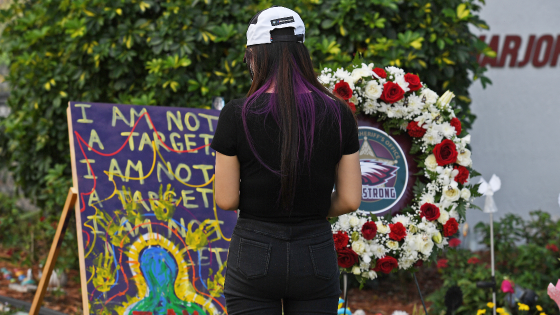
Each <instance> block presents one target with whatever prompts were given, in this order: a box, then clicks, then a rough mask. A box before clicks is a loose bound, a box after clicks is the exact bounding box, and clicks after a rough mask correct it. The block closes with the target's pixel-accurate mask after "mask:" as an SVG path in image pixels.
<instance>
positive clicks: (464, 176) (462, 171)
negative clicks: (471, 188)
mask: <svg viewBox="0 0 560 315" xmlns="http://www.w3.org/2000/svg"><path fill="white" fill-rule="evenodd" d="M453 169H455V170H458V171H459V174H457V175H455V181H456V182H457V183H460V184H464V183H466V182H467V180H468V179H469V174H470V172H469V170H468V169H467V168H466V167H464V166H461V165H455V166H454V167H453Z"/></svg>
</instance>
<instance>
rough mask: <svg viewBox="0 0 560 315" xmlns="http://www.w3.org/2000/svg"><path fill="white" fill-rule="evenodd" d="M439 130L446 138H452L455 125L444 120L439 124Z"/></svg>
mask: <svg viewBox="0 0 560 315" xmlns="http://www.w3.org/2000/svg"><path fill="white" fill-rule="evenodd" d="M439 130H440V132H441V133H442V134H443V136H444V137H446V138H447V139H451V138H453V136H455V133H456V130H455V127H453V126H451V124H449V123H448V122H444V123H442V124H441V125H439Z"/></svg>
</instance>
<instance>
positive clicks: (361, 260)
mask: <svg viewBox="0 0 560 315" xmlns="http://www.w3.org/2000/svg"><path fill="white" fill-rule="evenodd" d="M351 70H352V71H351V72H350V71H347V70H345V69H337V70H336V71H333V70H332V69H329V68H325V69H324V70H323V71H321V75H320V76H319V78H318V79H319V81H320V82H321V83H322V84H323V85H324V86H325V87H327V88H328V89H329V90H330V91H332V92H333V93H334V94H335V95H337V96H339V97H341V98H342V99H344V100H345V101H346V102H347V104H348V105H349V106H350V108H351V109H352V111H354V112H355V113H357V114H360V115H365V116H371V117H375V118H376V119H377V120H378V121H383V122H384V123H383V128H384V129H385V131H386V132H387V133H389V132H390V131H392V133H394V134H398V133H400V132H402V131H406V132H407V133H408V134H409V135H410V136H411V137H412V139H413V140H412V143H413V144H412V148H411V151H410V153H411V154H414V155H415V160H416V161H417V163H418V168H419V169H420V173H419V174H417V175H419V176H418V180H416V183H415V185H414V187H413V192H414V197H413V199H412V202H411V203H410V204H409V205H408V206H407V207H406V208H404V209H403V210H402V211H401V212H400V213H399V214H397V215H395V216H391V215H388V216H386V217H384V218H378V217H376V216H375V215H368V214H367V213H364V212H360V211H357V212H355V213H351V214H346V215H342V216H340V217H338V219H335V220H334V222H333V223H332V230H333V237H334V242H335V248H336V251H337V254H338V265H339V267H340V268H341V270H343V271H346V272H351V273H353V274H354V275H355V276H356V278H357V279H358V281H360V282H361V283H364V282H365V281H366V279H375V278H377V273H379V272H383V273H390V272H396V271H397V270H399V269H402V270H407V269H413V270H414V268H415V267H420V266H422V264H423V262H424V261H426V260H435V258H436V257H437V253H438V251H441V250H443V249H444V248H445V246H446V245H447V244H448V241H449V239H450V238H451V237H452V236H453V235H455V234H456V233H457V231H458V229H459V223H462V222H463V221H464V220H465V212H466V209H467V208H470V207H475V206H474V205H472V204H471V202H472V198H473V197H477V196H479V194H478V192H477V186H478V185H469V177H471V176H477V175H478V173H476V172H475V171H474V170H473V169H472V161H471V151H470V150H469V149H467V145H468V144H469V143H470V135H469V134H467V132H466V131H465V130H463V129H462V128H461V121H460V120H459V119H458V118H457V117H456V116H455V114H456V112H458V110H454V109H453V106H451V104H450V103H451V101H452V99H453V97H454V94H453V93H452V92H449V91H447V92H445V93H444V94H443V95H442V96H441V97H438V95H437V94H436V93H435V92H434V91H432V90H430V89H429V88H427V87H426V85H425V84H424V83H422V82H421V81H420V78H419V77H418V76H417V75H415V74H412V73H405V72H404V71H403V70H402V69H400V68H397V67H386V68H385V69H382V68H374V66H373V64H369V65H366V64H362V65H361V67H359V66H357V65H354V66H353V67H352V69H351ZM420 179H422V180H420Z"/></svg>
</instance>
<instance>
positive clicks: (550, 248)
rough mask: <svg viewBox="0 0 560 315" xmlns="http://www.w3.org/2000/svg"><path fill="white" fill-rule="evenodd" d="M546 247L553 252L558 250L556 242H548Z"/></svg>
mask: <svg viewBox="0 0 560 315" xmlns="http://www.w3.org/2000/svg"><path fill="white" fill-rule="evenodd" d="M546 249H548V250H551V251H553V252H558V246H556V245H554V244H548V245H546Z"/></svg>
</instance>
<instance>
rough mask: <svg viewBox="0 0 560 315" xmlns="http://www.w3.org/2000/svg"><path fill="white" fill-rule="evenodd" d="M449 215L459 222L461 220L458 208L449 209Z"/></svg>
mask: <svg viewBox="0 0 560 315" xmlns="http://www.w3.org/2000/svg"><path fill="white" fill-rule="evenodd" d="M449 216H450V217H452V218H454V219H455V220H457V222H459V212H457V210H455V209H453V210H451V211H449Z"/></svg>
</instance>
